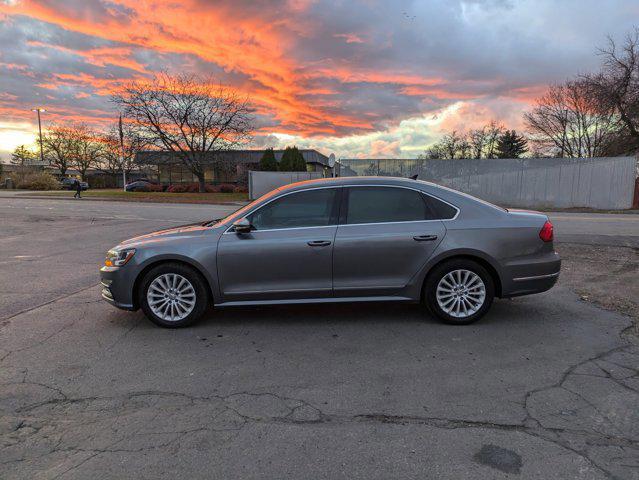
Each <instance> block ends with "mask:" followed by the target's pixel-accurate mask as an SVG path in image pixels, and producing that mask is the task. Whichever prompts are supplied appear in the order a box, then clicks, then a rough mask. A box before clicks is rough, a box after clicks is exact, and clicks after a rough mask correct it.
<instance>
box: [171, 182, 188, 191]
mask: <svg viewBox="0 0 639 480" xmlns="http://www.w3.org/2000/svg"><path fill="white" fill-rule="evenodd" d="M187 190H188V185H187V184H186V183H177V184H174V185H170V186H169V188H167V189H166V191H167V192H170V193H186V192H187Z"/></svg>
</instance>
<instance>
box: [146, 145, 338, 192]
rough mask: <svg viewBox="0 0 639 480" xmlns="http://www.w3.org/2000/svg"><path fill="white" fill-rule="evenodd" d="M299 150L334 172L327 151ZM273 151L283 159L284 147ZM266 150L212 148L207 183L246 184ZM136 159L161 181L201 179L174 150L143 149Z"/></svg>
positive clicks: (311, 163) (314, 168)
mask: <svg viewBox="0 0 639 480" xmlns="http://www.w3.org/2000/svg"><path fill="white" fill-rule="evenodd" d="M299 152H300V153H301V154H302V156H303V157H304V160H305V161H306V169H307V171H309V172H321V173H323V174H324V176H331V175H332V168H331V167H330V166H329V162H328V157H327V156H326V155H323V154H321V153H320V152H318V151H317V150H313V149H300V150H299ZM273 153H274V155H275V159H276V160H277V161H278V162H279V161H281V160H282V155H283V154H284V150H273ZM263 154H264V150H227V151H224V152H209V153H207V154H206V157H205V160H204V164H205V167H204V178H205V180H206V182H207V183H239V184H245V183H246V179H247V175H248V171H249V170H259V165H260V159H261V158H262V155H263ZM134 161H135V163H136V164H137V165H139V166H140V167H146V168H147V169H148V170H151V171H154V172H155V171H156V172H157V179H158V181H159V182H160V183H169V184H173V183H192V182H197V178H196V177H195V176H194V175H193V174H192V173H191V172H190V170H189V169H187V168H186V167H185V166H184V165H183V163H182V161H181V160H180V158H179V157H178V156H177V155H176V154H175V153H174V152H166V151H143V152H139V153H137V154H136V156H135V160H134ZM207 164H208V165H207ZM209 165H210V166H209Z"/></svg>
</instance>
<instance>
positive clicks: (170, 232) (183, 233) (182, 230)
mask: <svg viewBox="0 0 639 480" xmlns="http://www.w3.org/2000/svg"><path fill="white" fill-rule="evenodd" d="M207 230H210V227H205V226H203V225H202V224H201V223H193V224H189V225H182V226H179V227H173V228H167V229H165V230H158V231H157V232H152V233H147V234H146V235H140V236H138V237H133V238H129V239H128V240H124V241H123V242H121V243H120V245H121V246H127V247H130V246H134V245H139V244H144V243H154V242H162V241H165V240H169V239H173V238H185V237H193V236H196V235H201V234H202V233H203V232H205V231H207Z"/></svg>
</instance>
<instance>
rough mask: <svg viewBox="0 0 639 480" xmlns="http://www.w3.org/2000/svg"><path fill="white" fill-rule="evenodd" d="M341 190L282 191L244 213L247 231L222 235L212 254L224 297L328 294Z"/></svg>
mask: <svg viewBox="0 0 639 480" xmlns="http://www.w3.org/2000/svg"><path fill="white" fill-rule="evenodd" d="M340 192H341V188H339V187H337V188H316V189H309V190H304V191H298V192H292V193H290V194H286V195H284V196H281V197H278V198H276V199H274V200H272V201H271V202H269V203H267V204H265V205H263V206H261V207H260V208H259V209H258V210H256V211H255V212H253V213H251V214H249V215H248V217H247V219H248V220H249V221H250V223H251V225H252V226H253V230H252V231H251V232H250V233H244V234H238V233H235V232H234V231H232V229H231V230H229V231H227V232H226V233H224V234H223V235H222V236H221V238H220V241H219V243H218V253H217V259H218V276H219V282H220V289H221V291H222V295H223V297H224V301H225V302H229V301H247V300H279V299H295V298H319V297H329V296H331V294H332V287H333V284H332V274H333V268H332V261H331V259H332V253H333V241H334V238H335V231H336V230H337V215H338V211H339V197H340Z"/></svg>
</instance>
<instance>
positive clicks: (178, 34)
mask: <svg viewBox="0 0 639 480" xmlns="http://www.w3.org/2000/svg"><path fill="white" fill-rule="evenodd" d="M5 4H6V5H8V7H2V6H1V4H0V22H1V23H0V45H2V49H1V50H0V83H1V85H0V86H1V88H0V91H1V92H2V93H3V96H2V97H0V109H2V112H3V117H4V118H6V119H8V120H9V121H19V120H24V119H27V118H29V117H28V116H27V115H28V114H23V113H21V112H25V111H28V109H29V108H30V106H31V105H32V104H33V103H36V102H39V103H46V104H47V106H49V107H50V108H51V109H52V111H53V112H56V114H57V115H59V118H63V116H64V115H65V113H66V114H68V115H69V117H70V118H74V119H75V118H85V119H88V120H95V121H96V122H99V121H102V119H104V118H110V117H111V116H112V115H113V111H112V108H111V105H110V103H109V92H111V91H112V90H113V88H116V87H117V85H118V84H119V82H122V81H128V80H130V79H133V78H139V77H141V76H145V75H147V76H148V75H152V74H153V73H154V72H159V71H169V72H189V73H197V74H201V75H211V76H213V77H215V78H217V79H219V81H221V82H222V83H225V84H229V85H232V86H234V87H236V88H238V89H240V90H241V91H242V92H245V93H246V94H249V95H251V96H252V97H253V98H254V100H255V103H256V118H257V122H258V129H259V132H260V133H259V135H258V138H259V139H260V140H259V141H261V142H267V141H277V142H280V143H281V142H285V141H291V140H292V139H295V140H296V141H306V140H304V138H307V139H308V138H310V140H308V142H318V143H321V144H325V143H322V142H333V143H332V144H333V145H337V144H339V145H342V146H343V147H344V148H348V149H351V151H353V152H355V153H359V152H360V151H361V150H362V148H365V147H362V148H360V147H359V146H356V145H360V146H361V145H364V144H365V143H362V142H369V144H370V145H372V143H371V142H378V143H376V147H375V148H376V149H378V151H379V152H392V151H400V152H401V151H402V150H401V148H403V147H402V146H409V147H410V148H413V147H412V146H415V145H424V144H425V142H428V141H431V140H432V138H433V136H434V135H436V132H433V131H432V128H434V127H432V123H428V122H425V123H420V122H421V120H419V119H424V118H429V117H430V116H431V115H433V114H436V113H441V112H444V111H447V110H446V109H449V108H452V107H451V106H454V105H458V104H460V103H461V104H463V107H464V108H459V109H458V110H456V111H458V112H464V114H465V115H469V112H470V110H469V108H472V109H473V112H474V114H473V115H472V116H473V118H475V117H476V118H475V120H473V121H479V119H480V118H481V117H484V116H487V115H494V116H496V117H498V118H504V119H508V121H514V120H513V119H514V118H516V117H517V116H518V115H519V116H520V112H521V110H522V109H523V108H525V107H526V105H528V104H529V102H530V101H531V99H532V98H533V97H534V95H536V94H538V93H539V92H540V91H541V89H542V88H543V86H544V85H545V84H547V83H549V82H555V81H562V80H563V79H565V78H567V77H570V76H573V75H575V74H578V73H581V72H584V71H589V70H593V69H595V68H597V66H598V62H599V58H597V56H596V55H595V49H596V46H597V45H601V44H603V43H604V41H605V35H606V34H608V33H611V34H613V36H621V35H623V33H624V32H626V31H629V30H630V29H631V27H632V24H633V22H636V19H637V18H639V7H638V5H637V2H636V0H619V1H616V2H614V8H612V7H611V6H610V5H608V4H604V3H602V2H600V1H595V0H565V1H562V2H556V1H552V0H539V1H535V2H526V1H521V0H432V1H428V2H423V1H409V0H401V1H393V2H388V1H382V0H366V1H361V2H355V1H332V2H306V1H302V0H297V1H289V2H285V1H275V0H259V1H248V0H234V1H231V0H215V1H213V0H190V1H188V2H175V1H166V2H163V1H161V0H158V1H157V2H156V3H154V4H153V5H152V6H149V5H148V4H146V3H143V2H140V3H137V2H135V1H134V0H130V1H129V0H124V1H118V2H114V1H85V0H64V1H62V0H57V1H56V0H40V1H39V2H36V5H34V6H33V7H32V8H31V9H28V8H25V9H20V8H19V7H20V4H21V2H20V1H16V0H13V1H12V2H9V3H7V2H5ZM12 6H14V7H15V8H16V9H17V10H16V11H15V12H14V11H13V10H12ZM3 11H4V12H5V13H3ZM3 15H4V16H3ZM458 115H461V113H458ZM407 119H418V120H419V121H418V122H417V124H416V125H418V126H419V128H431V130H430V131H428V132H426V133H422V132H419V131H417V130H416V129H417V128H418V127H414V128H413V126H408V127H407V126H406V125H405V124H403V123H402V121H405V120H407ZM402 125H403V126H402ZM274 132H278V133H286V134H287V135H293V137H290V136H286V135H284V136H282V135H279V136H275V137H273V136H272V135H270V133H274ZM338 140H339V141H338ZM256 141H257V140H256ZM397 141H399V142H400V144H399V146H398V145H396V142H397ZM2 148H3V147H2V146H1V145H0V149H2ZM398 148H399V150H397V149H398ZM415 148H416V147H415Z"/></svg>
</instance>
